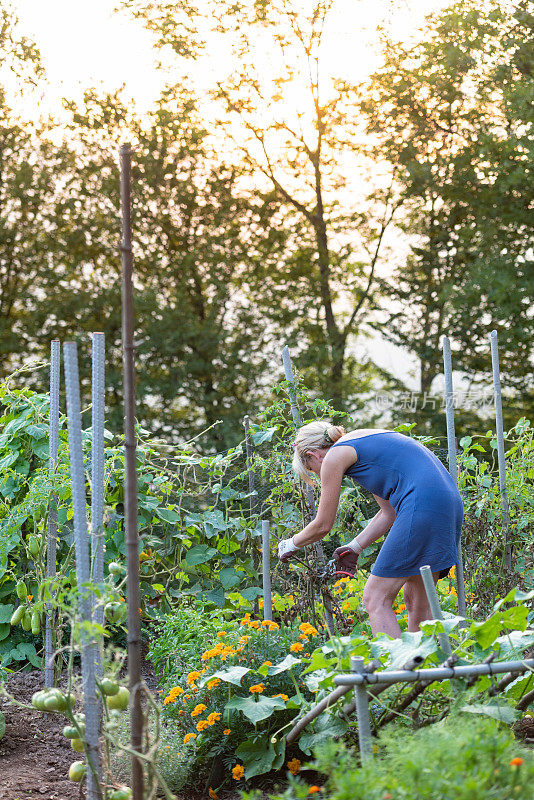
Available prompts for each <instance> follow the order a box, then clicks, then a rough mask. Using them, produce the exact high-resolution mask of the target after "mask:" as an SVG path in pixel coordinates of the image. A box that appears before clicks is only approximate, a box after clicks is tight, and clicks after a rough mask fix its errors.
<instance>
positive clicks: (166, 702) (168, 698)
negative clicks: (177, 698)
mask: <svg viewBox="0 0 534 800" xmlns="http://www.w3.org/2000/svg"><path fill="white" fill-rule="evenodd" d="M168 703H174V698H173V697H170V696H169V697H166V698H165V700H164V701H163V705H164V706H166V705H168Z"/></svg>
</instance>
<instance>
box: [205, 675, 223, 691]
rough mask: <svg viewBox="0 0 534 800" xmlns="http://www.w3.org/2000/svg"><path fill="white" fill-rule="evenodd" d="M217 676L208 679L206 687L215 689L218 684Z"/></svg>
mask: <svg viewBox="0 0 534 800" xmlns="http://www.w3.org/2000/svg"><path fill="white" fill-rule="evenodd" d="M220 682H221V681H220V680H219V678H212V679H211V681H208V684H207V685H208V689H215V687H216V686H218V685H219V684H220Z"/></svg>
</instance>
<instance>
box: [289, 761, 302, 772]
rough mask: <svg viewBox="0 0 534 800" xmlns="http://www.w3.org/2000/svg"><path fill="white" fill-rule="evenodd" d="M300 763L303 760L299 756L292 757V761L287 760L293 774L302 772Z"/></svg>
mask: <svg viewBox="0 0 534 800" xmlns="http://www.w3.org/2000/svg"><path fill="white" fill-rule="evenodd" d="M300 764H301V762H300V761H299V760H298V758H292V759H291V761H288V762H287V768H288V769H289V771H290V773H291V774H292V775H296V774H297V772H300Z"/></svg>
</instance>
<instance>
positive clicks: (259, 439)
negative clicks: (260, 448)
mask: <svg viewBox="0 0 534 800" xmlns="http://www.w3.org/2000/svg"><path fill="white" fill-rule="evenodd" d="M275 433H276V428H267V430H265V431H255V432H254V433H253V434H252V442H253V444H255V445H259V444H263V443H264V442H270V441H271V440H272V438H273V436H274V434H275Z"/></svg>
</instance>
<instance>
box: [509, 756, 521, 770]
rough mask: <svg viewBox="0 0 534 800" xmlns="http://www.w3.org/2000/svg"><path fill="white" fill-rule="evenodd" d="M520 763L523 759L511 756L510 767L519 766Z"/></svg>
mask: <svg viewBox="0 0 534 800" xmlns="http://www.w3.org/2000/svg"><path fill="white" fill-rule="evenodd" d="M522 763H523V759H522V758H519V757H518V756H516V758H512V760H511V761H510V766H511V767H520V766H521V764H522Z"/></svg>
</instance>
